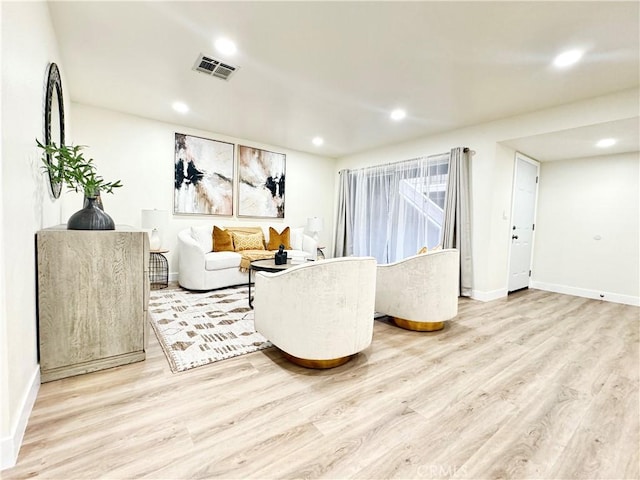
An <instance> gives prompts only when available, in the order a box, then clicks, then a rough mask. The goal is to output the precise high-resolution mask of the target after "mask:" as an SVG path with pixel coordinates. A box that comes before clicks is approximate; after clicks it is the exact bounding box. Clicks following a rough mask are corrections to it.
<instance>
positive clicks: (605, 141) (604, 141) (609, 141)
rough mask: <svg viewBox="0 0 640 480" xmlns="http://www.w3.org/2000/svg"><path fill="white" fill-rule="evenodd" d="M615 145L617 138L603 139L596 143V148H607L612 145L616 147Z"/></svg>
mask: <svg viewBox="0 0 640 480" xmlns="http://www.w3.org/2000/svg"><path fill="white" fill-rule="evenodd" d="M615 143H616V139H615V138H603V139H602V140H598V143H596V147H600V148H607V147H610V146H612V145H615Z"/></svg>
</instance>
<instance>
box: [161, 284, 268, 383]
mask: <svg viewBox="0 0 640 480" xmlns="http://www.w3.org/2000/svg"><path fill="white" fill-rule="evenodd" d="M247 295H248V287H247V286H246V285H243V286H239V287H230V288H224V289H220V290H212V291H210V292H190V291H189V290H185V289H182V288H180V287H178V286H170V287H169V288H166V289H163V290H153V291H151V294H150V299H149V313H150V315H149V317H150V320H151V326H152V327H153V329H154V331H155V332H156V337H158V341H159V342H160V345H161V346H162V349H163V350H164V353H165V355H166V356H167V360H168V361H169V365H170V367H171V371H172V372H173V373H176V372H182V371H184V370H188V369H190V368H194V367H199V366H201V365H206V364H208V363H212V362H217V361H218V360H223V359H225V358H231V357H236V356H238V355H244V354H245V353H250V352H255V351H257V350H262V349H264V348H267V347H270V346H272V345H271V343H269V341H268V340H266V339H265V338H264V337H263V336H262V335H260V334H259V333H257V332H256V331H255V329H254V326H253V310H251V309H250V308H249V303H248V297H247Z"/></svg>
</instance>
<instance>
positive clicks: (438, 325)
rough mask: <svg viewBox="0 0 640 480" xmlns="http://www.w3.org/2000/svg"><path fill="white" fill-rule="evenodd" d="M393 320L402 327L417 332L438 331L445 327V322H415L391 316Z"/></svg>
mask: <svg viewBox="0 0 640 480" xmlns="http://www.w3.org/2000/svg"><path fill="white" fill-rule="evenodd" d="M391 320H393V323H395V324H396V325H397V326H399V327H400V328H404V329H406V330H413V331H415V332H437V331H438V330H442V329H443V328H444V322H415V321H413V320H406V319H404V318H398V317H391Z"/></svg>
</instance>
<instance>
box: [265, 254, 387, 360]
mask: <svg viewBox="0 0 640 480" xmlns="http://www.w3.org/2000/svg"><path fill="white" fill-rule="evenodd" d="M255 278H256V289H255V297H254V300H253V306H254V311H253V312H254V317H255V320H254V322H255V328H256V331H258V332H260V333H261V334H262V335H264V336H265V337H266V338H267V339H269V340H270V341H271V343H273V344H274V345H275V346H276V347H278V348H279V349H280V350H281V351H282V352H283V354H284V356H285V357H286V358H287V359H288V360H290V361H292V362H293V363H296V364H298V365H301V366H303V367H308V368H332V367H336V366H338V365H342V364H343V363H345V362H347V361H348V360H349V359H350V358H352V357H353V356H354V355H355V354H357V353H358V352H361V351H362V350H364V349H366V348H367V347H368V346H369V345H370V344H371V339H372V338H373V313H374V304H375V293H376V260H375V258H373V257H341V258H332V259H329V260H321V261H319V262H309V263H306V264H303V265H297V266H294V267H291V268H288V269H287V270H284V271H282V272H276V273H268V272H256V275H255Z"/></svg>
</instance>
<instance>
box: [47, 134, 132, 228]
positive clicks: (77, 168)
mask: <svg viewBox="0 0 640 480" xmlns="http://www.w3.org/2000/svg"><path fill="white" fill-rule="evenodd" d="M36 144H37V145H38V147H39V148H40V149H42V162H43V163H44V166H43V170H45V171H46V172H47V173H48V174H49V179H50V181H51V184H52V185H55V184H58V185H66V187H67V189H68V190H69V191H75V192H83V193H84V196H85V205H84V208H83V209H82V210H80V211H78V212H76V213H75V214H73V215H72V216H71V218H69V221H68V222H67V228H68V229H70V230H113V229H115V224H114V223H113V220H112V219H111V217H109V215H107V214H106V213H104V212H103V211H102V203H101V201H100V199H99V195H100V194H101V193H113V190H114V189H115V188H119V187H122V183H121V182H120V180H116V181H114V182H107V181H106V180H105V179H104V178H102V177H101V176H100V175H98V173H97V171H96V166H95V164H94V163H93V158H85V157H84V154H83V152H82V150H83V149H84V148H86V146H85V145H71V146H67V145H56V144H55V143H51V144H49V145H44V144H43V143H41V142H40V141H38V139H36ZM95 210H99V211H98V212H97V213H96V212H94V211H95Z"/></svg>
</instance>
